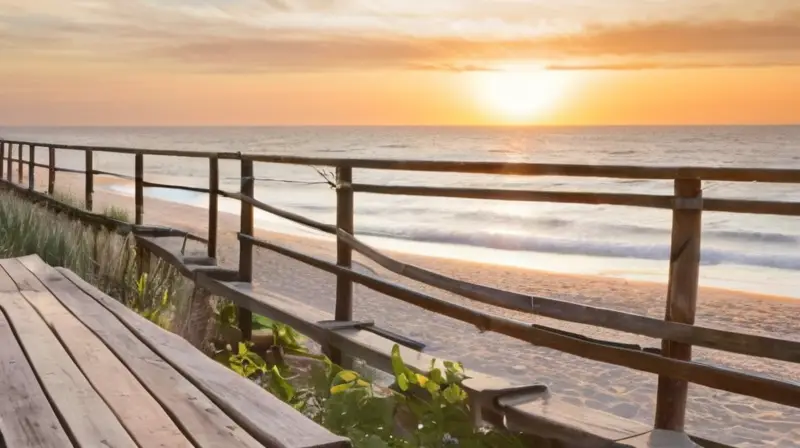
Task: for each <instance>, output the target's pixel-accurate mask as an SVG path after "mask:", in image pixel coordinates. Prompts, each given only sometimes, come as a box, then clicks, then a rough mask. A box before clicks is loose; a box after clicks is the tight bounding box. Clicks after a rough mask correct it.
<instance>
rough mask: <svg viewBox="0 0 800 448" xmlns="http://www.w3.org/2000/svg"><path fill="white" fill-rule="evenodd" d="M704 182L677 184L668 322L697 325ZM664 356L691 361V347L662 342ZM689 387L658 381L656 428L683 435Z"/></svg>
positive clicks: (683, 383) (661, 378)
mask: <svg viewBox="0 0 800 448" xmlns="http://www.w3.org/2000/svg"><path fill="white" fill-rule="evenodd" d="M702 198H703V190H702V182H701V181H700V180H699V179H676V180H675V209H674V210H673V213H672V247H671V249H670V266H669V285H668V287H667V311H666V320H668V321H673V322H680V323H684V324H694V317H695V309H696V307H697V291H698V281H699V274H700V235H701V232H702ZM661 348H662V355H663V356H667V357H670V358H675V359H680V360H683V361H689V360H691V359H692V346H691V345H688V344H682V343H677V342H672V341H667V340H665V341H663V342H662V345H661ZM688 388H689V384H688V383H687V382H686V381H683V380H676V379H672V378H669V377H666V376H659V377H658V399H657V402H656V418H655V427H656V428H657V429H667V430H671V431H683V428H684V423H685V419H686V400H687V395H688Z"/></svg>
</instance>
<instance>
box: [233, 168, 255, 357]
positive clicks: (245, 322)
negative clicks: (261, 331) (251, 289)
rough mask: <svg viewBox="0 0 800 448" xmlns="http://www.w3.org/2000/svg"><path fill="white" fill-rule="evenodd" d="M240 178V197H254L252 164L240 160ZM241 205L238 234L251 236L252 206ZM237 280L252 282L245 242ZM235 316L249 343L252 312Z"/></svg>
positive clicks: (240, 309)
mask: <svg viewBox="0 0 800 448" xmlns="http://www.w3.org/2000/svg"><path fill="white" fill-rule="evenodd" d="M241 178H242V186H241V197H242V198H253V196H254V195H255V178H254V173H253V162H251V161H249V160H242V168H241ZM253 200H255V198H253ZM241 205H242V208H241V213H240V215H241V227H240V232H241V233H243V234H245V235H251V236H252V235H253V231H254V224H253V205H252V203H250V202H249V201H245V200H243V201H241ZM239 280H240V281H243V282H252V281H253V244H252V243H251V242H249V241H246V240H240V241H239ZM237 314H238V315H239V330H241V332H242V339H243V340H245V341H249V340H250V339H251V338H252V336H253V312H252V311H251V310H249V309H247V308H245V307H241V306H240V307H237Z"/></svg>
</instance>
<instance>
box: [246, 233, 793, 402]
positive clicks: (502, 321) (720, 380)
mask: <svg viewBox="0 0 800 448" xmlns="http://www.w3.org/2000/svg"><path fill="white" fill-rule="evenodd" d="M252 240H253V243H254V244H255V245H257V246H259V247H263V248H266V249H269V250H272V251H274V252H276V253H280V254H283V255H286V256H287V257H290V258H293V259H295V260H298V261H301V262H303V263H306V264H309V265H311V266H315V267H317V268H319V269H322V270H324V271H326V272H330V273H332V274H343V275H349V276H350V278H351V279H352V280H353V281H354V282H356V283H359V284H361V285H364V286H366V287H367V288H369V289H372V290H374V291H377V292H380V293H382V294H386V295H389V296H391V297H394V298H396V299H398V300H402V301H404V302H406V303H410V304H412V305H416V306H418V307H420V308H423V309H426V310H428V311H433V312H435V313H438V314H442V315H445V316H448V317H450V318H453V319H458V320H460V321H462V322H467V323H470V324H472V325H475V327H476V328H478V329H479V330H480V331H493V332H496V333H501V334H504V335H506V336H511V337H513V338H516V339H519V340H522V341H526V342H530V343H531V344H534V345H539V346H542V347H547V348H551V349H555V350H559V351H562V352H565V353H568V354H571V355H575V356H580V357H582V358H586V359H592V360H594V361H600V362H605V363H609V364H614V365H618V366H623V367H628V368H631V369H635V370H640V371H643V372H649V373H654V374H657V375H666V376H670V377H672V378H675V379H682V380H686V381H690V382H693V383H697V384H702V385H704V386H708V387H711V388H714V389H720V390H726V391H728V392H734V393H738V394H742V395H747V396H751V397H756V398H761V399H764V400H767V401H772V402H775V403H780V404H785V405H788V406H795V407H798V406H800V384H798V383H794V382H787V381H780V380H776V379H773V378H769V377H764V376H760V375H750V374H746V373H743V372H738V371H734V370H730V369H726V368H722V367H715V366H712V365H707V364H700V363H692V362H687V361H681V360H675V359H670V358H665V357H662V356H660V355H654V354H651V353H647V352H643V351H639V350H631V349H628V348H622V347H619V346H618V345H616V344H615V345H612V344H601V343H597V342H593V341H587V340H585V339H580V338H575V337H571V336H569V335H567V334H564V332H560V331H557V330H556V331H550V330H549V329H548V328H547V327H545V326H541V325H529V324H526V323H523V322H519V321H515V320H512V319H508V318H505V317H500V316H494V315H491V314H488V313H484V312H481V311H477V310H474V309H472V308H470V307H468V306H464V305H460V304H456V303H452V302H449V301H447V300H442V299H439V298H436V297H433V296H430V295H428V294H424V293H421V292H418V291H415V290H412V289H409V288H406V287H403V286H399V285H396V284H393V283H390V282H387V281H384V280H381V279H379V278H376V277H373V276H371V275H366V274H362V273H360V272H355V271H352V270H348V269H345V268H342V267H339V266H336V265H335V264H333V263H330V262H327V261H324V260H320V259H318V258H315V257H312V256H309V255H305V254H302V253H300V252H297V251H294V250H291V249H288V248H285V247H282V246H280V245H277V244H274V243H269V242H267V241H262V240H257V239H252Z"/></svg>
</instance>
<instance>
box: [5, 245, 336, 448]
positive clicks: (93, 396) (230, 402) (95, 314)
mask: <svg viewBox="0 0 800 448" xmlns="http://www.w3.org/2000/svg"><path fill="white" fill-rule="evenodd" d="M0 267H2V269H0V309H2V313H1V314H0V341H2V344H0V434H2V440H0V447H8V448H18V447H19V448H22V447H25V448H27V447H53V448H64V447H83V448H95V447H103V446H113V447H115V448H122V447H131V448H134V447H142V448H144V447H170V448H171V447H187V448H188V447H247V448H255V447H276V448H301V447H309V448H310V447H348V446H350V442H349V441H348V440H346V439H344V438H342V437H339V436H336V435H334V434H332V433H330V432H328V431H327V430H326V429H324V428H322V427H320V426H319V425H317V424H316V423H314V422H313V421H311V420H309V419H307V418H305V417H304V416H303V415H302V414H300V413H298V412H297V411H295V410H294V409H293V408H292V407H291V406H289V405H287V404H285V403H283V402H281V401H280V400H279V399H277V398H276V397H274V396H273V395H271V394H269V393H268V392H266V391H264V390H263V389H262V388H261V387H259V386H258V385H256V384H254V383H253V382H251V381H249V380H247V379H245V378H242V377H240V376H239V375H237V374H235V373H234V372H232V371H230V370H229V369H227V368H226V367H224V366H222V365H220V364H219V363H217V362H215V361H214V360H212V359H210V358H209V357H207V356H206V355H204V354H203V353H201V352H200V351H198V350H197V349H195V348H194V347H193V346H191V345H190V344H189V343H188V342H187V341H185V340H184V339H182V338H180V337H178V336H176V335H174V334H172V333H169V332H167V331H165V330H163V329H161V328H160V327H158V326H156V325H155V324H153V323H151V322H149V321H148V320H146V319H144V318H142V317H140V316H139V315H138V314H136V313H134V312H133V311H131V310H129V309H128V308H126V307H125V306H124V305H122V304H121V303H119V302H117V301H116V300H114V299H112V298H110V297H108V296H106V295H105V294H103V293H101V292H100V291H98V290H97V289H95V288H93V287H92V286H91V285H89V284H87V283H85V282H83V281H82V280H80V279H79V278H77V276H76V275H75V274H73V273H71V272H69V271H65V270H57V269H55V268H53V267H51V266H48V265H47V264H45V263H44V262H43V261H42V260H41V259H40V258H38V257H36V256H29V257H23V258H18V259H6V260H0Z"/></svg>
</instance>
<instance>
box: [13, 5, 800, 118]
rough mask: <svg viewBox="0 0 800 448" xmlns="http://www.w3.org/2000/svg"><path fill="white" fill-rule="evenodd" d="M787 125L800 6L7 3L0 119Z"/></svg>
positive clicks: (796, 91) (798, 113)
mask: <svg viewBox="0 0 800 448" xmlns="http://www.w3.org/2000/svg"><path fill="white" fill-rule="evenodd" d="M785 123H800V0H603V1H600V0H558V1H554V0H424V1H423V0H416V1H412V0H403V1H399V0H398V1H393V0H293V1H292V0H70V1H64V0H0V126H2V125H43V126H51V125H53V126H55V125H59V126H60V125H64V126H68V125H108V126H118V125H131V126H135V125H164V126H170V125H627V124H642V125H647V124H785Z"/></svg>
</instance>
